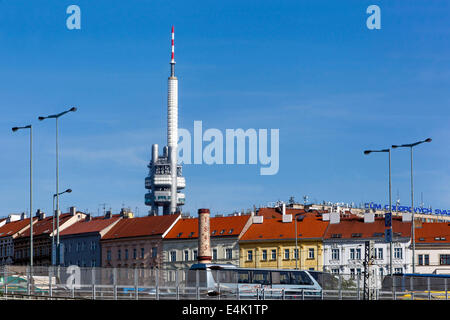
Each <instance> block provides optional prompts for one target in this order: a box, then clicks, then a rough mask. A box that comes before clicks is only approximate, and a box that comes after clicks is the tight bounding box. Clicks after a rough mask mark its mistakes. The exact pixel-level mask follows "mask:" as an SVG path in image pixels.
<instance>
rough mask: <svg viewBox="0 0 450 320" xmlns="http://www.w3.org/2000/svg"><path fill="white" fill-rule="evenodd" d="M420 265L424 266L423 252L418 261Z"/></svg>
mask: <svg viewBox="0 0 450 320" xmlns="http://www.w3.org/2000/svg"><path fill="white" fill-rule="evenodd" d="M418 265H419V266H423V254H419V262H418Z"/></svg>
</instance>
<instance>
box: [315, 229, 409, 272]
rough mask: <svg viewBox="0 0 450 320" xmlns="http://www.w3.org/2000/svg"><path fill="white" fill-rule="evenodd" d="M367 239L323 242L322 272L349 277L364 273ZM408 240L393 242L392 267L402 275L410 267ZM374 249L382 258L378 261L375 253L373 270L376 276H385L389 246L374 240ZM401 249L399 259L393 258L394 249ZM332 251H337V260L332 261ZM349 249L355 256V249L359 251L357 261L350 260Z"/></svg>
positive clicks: (381, 241) (388, 261)
mask: <svg viewBox="0 0 450 320" xmlns="http://www.w3.org/2000/svg"><path fill="white" fill-rule="evenodd" d="M367 240H369V239H358V240H356V239H354V240H350V239H343V240H324V254H323V257H324V270H325V271H328V272H332V273H339V274H346V275H350V274H352V273H358V272H363V271H364V264H363V263H364V259H365V242H366V241H367ZM410 243H411V241H410V239H406V238H405V239H399V240H394V242H393V250H392V252H393V259H392V265H393V266H392V267H393V272H394V273H395V271H396V269H398V270H401V271H400V272H402V273H407V272H410V267H411V251H410V248H409V246H410ZM374 248H375V249H376V250H377V251H376V252H378V250H379V249H381V250H382V252H383V256H382V258H381V259H380V258H379V257H378V255H377V253H376V256H375V260H374V265H373V268H374V270H375V272H376V274H377V275H387V274H389V270H390V244H389V243H385V242H384V240H376V241H375V243H374ZM396 248H398V249H401V252H402V255H401V258H396V257H395V249H396ZM333 249H337V250H339V259H334V257H333ZM351 249H354V250H355V251H354V252H355V255H356V249H360V250H361V257H360V258H359V259H357V258H356V256H355V258H354V259H352V257H351Z"/></svg>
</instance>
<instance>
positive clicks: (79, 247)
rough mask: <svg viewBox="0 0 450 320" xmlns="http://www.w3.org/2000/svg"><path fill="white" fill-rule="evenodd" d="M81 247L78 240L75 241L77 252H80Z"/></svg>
mask: <svg viewBox="0 0 450 320" xmlns="http://www.w3.org/2000/svg"><path fill="white" fill-rule="evenodd" d="M80 249H81V244H80V243H79V242H77V252H80Z"/></svg>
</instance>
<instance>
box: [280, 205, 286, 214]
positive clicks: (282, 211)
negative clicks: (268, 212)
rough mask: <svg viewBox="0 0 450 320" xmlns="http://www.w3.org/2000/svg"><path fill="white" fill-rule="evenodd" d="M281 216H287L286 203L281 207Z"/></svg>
mask: <svg viewBox="0 0 450 320" xmlns="http://www.w3.org/2000/svg"><path fill="white" fill-rule="evenodd" d="M281 214H282V215H283V216H284V215H285V214H286V203H284V202H283V204H282V205H281Z"/></svg>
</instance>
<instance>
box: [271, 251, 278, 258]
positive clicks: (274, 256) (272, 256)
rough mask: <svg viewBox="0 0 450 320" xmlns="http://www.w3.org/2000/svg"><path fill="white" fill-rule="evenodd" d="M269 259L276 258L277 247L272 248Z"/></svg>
mask: <svg viewBox="0 0 450 320" xmlns="http://www.w3.org/2000/svg"><path fill="white" fill-rule="evenodd" d="M271 252H272V254H271V259H272V260H277V249H272V251H271Z"/></svg>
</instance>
